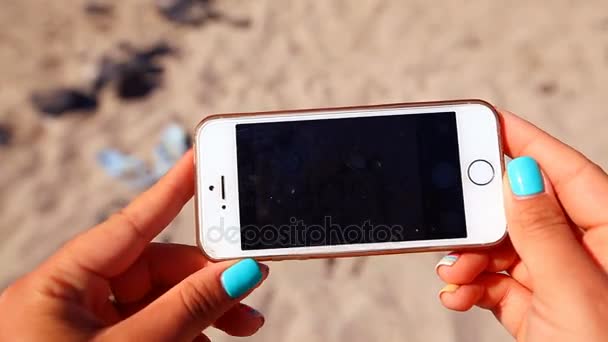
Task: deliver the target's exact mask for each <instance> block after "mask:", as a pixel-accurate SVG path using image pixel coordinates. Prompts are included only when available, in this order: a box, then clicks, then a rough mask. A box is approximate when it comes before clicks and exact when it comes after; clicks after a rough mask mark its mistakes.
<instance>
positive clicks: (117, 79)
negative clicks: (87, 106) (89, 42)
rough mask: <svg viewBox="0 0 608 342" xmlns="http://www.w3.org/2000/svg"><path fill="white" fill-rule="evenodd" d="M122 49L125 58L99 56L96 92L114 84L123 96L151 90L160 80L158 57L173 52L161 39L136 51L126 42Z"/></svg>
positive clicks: (137, 96)
mask: <svg viewBox="0 0 608 342" xmlns="http://www.w3.org/2000/svg"><path fill="white" fill-rule="evenodd" d="M121 49H122V50H124V52H125V53H126V57H125V58H123V59H121V60H118V61H115V60H113V59H110V58H108V57H104V58H102V59H101V61H100V63H99V67H98V74H97V77H96V78H95V81H94V82H93V89H94V90H95V92H98V91H100V90H101V89H102V88H103V87H104V86H105V85H106V84H108V83H112V84H114V85H115V87H116V94H117V95H118V96H119V97H120V98H122V99H136V98H140V97H144V96H147V95H149V94H150V93H152V91H154V90H155V89H156V88H157V87H158V86H160V84H161V81H162V73H163V71H164V70H163V67H162V66H161V65H160V64H159V63H158V57H161V56H164V55H168V54H172V53H174V49H173V48H172V47H171V46H170V45H169V44H168V43H166V42H160V43H158V44H156V45H153V46H151V47H149V48H146V49H141V50H137V49H135V48H133V47H131V46H130V45H128V44H122V46H121Z"/></svg>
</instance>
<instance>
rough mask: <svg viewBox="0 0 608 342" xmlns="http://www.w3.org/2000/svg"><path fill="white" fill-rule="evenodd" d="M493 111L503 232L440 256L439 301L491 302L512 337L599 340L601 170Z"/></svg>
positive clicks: (605, 274)
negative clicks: (505, 157)
mask: <svg viewBox="0 0 608 342" xmlns="http://www.w3.org/2000/svg"><path fill="white" fill-rule="evenodd" d="M501 118H502V124H503V137H504V139H505V141H504V142H505V151H506V153H507V154H509V155H510V156H511V157H513V158H515V159H514V160H513V161H512V162H511V163H509V165H508V166H507V174H506V175H505V179H504V184H505V191H504V192H505V205H506V211H507V220H508V231H509V237H510V241H506V242H505V243H503V244H502V245H501V246H499V247H497V248H494V249H491V250H487V251H482V252H462V253H458V252H456V253H452V254H450V255H448V256H446V257H444V259H442V260H441V261H440V262H439V264H438V267H437V273H438V274H439V276H440V277H441V279H443V280H444V281H445V282H447V283H448V284H449V285H447V286H446V287H445V288H444V289H443V290H442V291H441V292H440V295H439V296H440V299H441V302H442V303H443V305H445V306H446V307H447V308H449V309H452V310H458V311H464V310H468V309H470V308H471V307H472V306H473V305H477V306H480V307H482V308H486V309H489V310H491V311H492V312H493V313H494V315H495V316H496V318H497V319H498V320H499V321H500V322H501V323H502V324H503V325H504V326H505V328H506V329H507V330H508V331H509V332H510V333H511V334H512V335H513V336H515V337H516V338H517V340H518V341H543V342H544V341H551V342H557V341H569V342H570V341H585V342H593V341H608V324H607V322H608V175H606V173H605V172H604V171H603V170H602V169H601V168H600V167H598V166H597V165H595V164H593V163H592V162H591V161H589V160H588V159H587V158H585V157H584V156H583V155H582V154H580V153H579V152H577V151H575V150H574V149H572V148H571V147H569V146H567V145H565V144H563V143H562V142H560V141H559V140H557V139H555V138H553V137H551V136H550V135H549V134H547V133H545V132H543V131H541V130H540V129H538V128H537V127H535V126H533V125H532V124H530V123H528V122H526V121H525V120H523V119H521V118H518V117H517V116H515V115H513V114H511V113H507V112H503V113H502V115H501ZM541 169H542V171H541ZM500 272H506V273H507V274H504V273H500Z"/></svg>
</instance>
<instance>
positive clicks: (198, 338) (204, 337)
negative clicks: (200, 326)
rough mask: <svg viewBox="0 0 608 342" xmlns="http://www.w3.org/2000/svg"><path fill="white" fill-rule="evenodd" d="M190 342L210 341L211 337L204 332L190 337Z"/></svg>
mask: <svg viewBox="0 0 608 342" xmlns="http://www.w3.org/2000/svg"><path fill="white" fill-rule="evenodd" d="M192 342H211V339H209V337H207V335H205V334H200V335H198V336H196V337H195V338H193V339H192Z"/></svg>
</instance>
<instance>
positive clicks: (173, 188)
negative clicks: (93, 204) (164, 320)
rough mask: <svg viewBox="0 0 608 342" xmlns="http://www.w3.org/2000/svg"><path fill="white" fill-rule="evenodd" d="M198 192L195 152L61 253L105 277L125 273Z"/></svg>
mask: <svg viewBox="0 0 608 342" xmlns="http://www.w3.org/2000/svg"><path fill="white" fill-rule="evenodd" d="M193 191H194V164H193V156H192V151H191V150H190V151H188V153H186V155H184V157H182V159H181V160H180V161H179V162H178V163H177V164H176V165H175V167H173V169H171V170H170V171H169V172H168V173H167V174H166V175H165V176H164V177H163V178H161V179H160V180H159V181H158V183H156V184H155V185H154V186H153V187H152V188H150V189H149V190H148V191H146V192H144V193H143V194H142V195H140V196H139V197H137V198H136V199H135V200H134V201H133V202H132V203H131V204H130V205H129V206H127V207H126V208H125V209H123V210H122V211H120V212H119V213H117V214H115V215H113V216H112V217H110V218H109V219H108V220H107V221H106V222H104V223H101V224H100V225H98V226H96V227H94V228H93V229H91V230H89V231H87V232H85V233H83V234H81V235H80V236H78V237H77V238H75V239H74V240H72V241H71V242H69V243H68V244H67V245H66V246H65V247H64V248H62V250H61V251H60V252H59V253H58V254H59V257H60V258H64V259H68V260H72V261H74V262H76V263H77V264H78V265H79V266H81V267H82V268H83V269H85V270H87V271H90V272H93V273H95V274H98V275H100V276H102V277H104V278H111V277H115V276H117V275H118V274H120V273H122V272H124V271H125V270H126V269H127V268H128V267H129V266H130V265H131V264H132V263H133V262H134V261H135V260H136V259H137V257H138V256H139V255H140V254H141V252H142V251H143V250H144V248H145V247H146V246H147V245H148V243H149V242H150V241H151V240H152V239H153V238H154V237H155V236H156V235H157V234H158V233H159V232H160V231H162V230H163V229H164V228H165V227H166V226H167V225H168V224H169V223H170V222H171V220H173V218H175V216H176V215H177V214H178V213H179V212H180V210H181V208H182V207H183V205H184V204H185V203H186V202H188V200H189V199H190V198H191V197H192V194H193Z"/></svg>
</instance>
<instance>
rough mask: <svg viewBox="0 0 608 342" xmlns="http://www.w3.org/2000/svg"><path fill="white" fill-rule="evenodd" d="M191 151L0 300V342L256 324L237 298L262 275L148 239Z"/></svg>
mask: <svg viewBox="0 0 608 342" xmlns="http://www.w3.org/2000/svg"><path fill="white" fill-rule="evenodd" d="M193 190H194V165H193V160H192V151H189V152H188V153H187V154H186V155H185V156H184V157H183V158H182V160H181V161H180V162H179V163H178V164H177V165H176V166H175V167H174V168H173V169H172V170H171V171H170V172H169V173H168V174H167V175H166V176H165V177H163V178H162V179H161V180H160V181H159V182H158V183H157V184H156V185H155V186H153V187H152V188H151V189H150V190H148V191H147V192H145V193H144V194H142V195H141V196H140V197H138V198H137V199H136V200H135V201H134V202H133V203H131V204H130V205H129V206H128V207H126V208H125V209H123V210H122V211H120V212H119V213H117V214H115V215H113V216H112V217H110V218H109V219H108V220H107V221H106V222H103V223H101V224H99V225H98V226H96V227H94V228H92V229H91V230H89V231H86V232H84V233H82V234H80V235H79V236H77V237H76V238H74V239H73V240H71V241H69V242H67V243H66V244H65V246H63V247H62V248H61V249H60V250H59V251H57V252H56V253H55V254H54V255H53V256H51V257H50V258H49V259H48V260H46V261H45V262H44V263H43V264H42V265H40V266H39V267H38V268H37V269H35V270H34V271H32V272H31V273H29V274H27V275H25V276H24V277H23V278H21V279H19V280H18V281H16V282H15V283H14V284H13V285H11V286H10V287H9V288H7V289H6V290H5V291H4V292H3V293H2V295H1V296H0V340H19V341H25V340H62V341H69V340H85V339H86V340H89V339H99V340H134V341H135V340H138V341H139V340H141V341H149V340H166V341H172V340H187V341H191V340H202V341H206V340H208V338H207V337H206V336H205V335H203V334H202V333H201V331H202V330H203V329H205V328H206V327H208V326H210V325H213V326H215V327H216V328H219V329H221V330H224V331H225V332H226V333H228V334H230V335H235V336H249V335H252V334H253V333H255V332H256V331H257V330H258V329H259V328H260V327H261V326H262V325H263V324H264V318H263V316H262V315H261V314H259V313H258V312H257V311H256V310H254V309H252V308H250V307H248V306H246V305H244V304H240V303H239V302H240V300H241V299H243V298H244V297H246V296H247V295H248V294H249V293H250V292H251V291H253V289H255V288H256V287H257V286H259V284H260V283H261V282H262V281H263V280H264V279H265V278H266V276H267V275H268V267H267V266H265V265H262V264H258V263H257V262H255V261H254V260H252V259H246V260H242V261H240V262H237V263H235V262H234V261H230V262H220V263H212V262H210V261H208V260H207V259H205V257H204V256H203V255H202V253H201V252H200V251H199V250H198V249H197V248H196V247H191V246H185V245H172V244H157V243H150V241H151V240H152V239H153V238H154V237H155V236H156V235H157V234H159V233H160V232H161V231H162V230H163V229H164V228H165V227H166V226H167V225H168V224H169V223H170V222H171V221H172V220H173V218H175V216H176V215H177V214H178V213H179V211H180V210H181V208H182V206H183V205H184V204H185V203H186V202H187V201H188V200H189V199H190V198H191V197H192V194H193Z"/></svg>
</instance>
